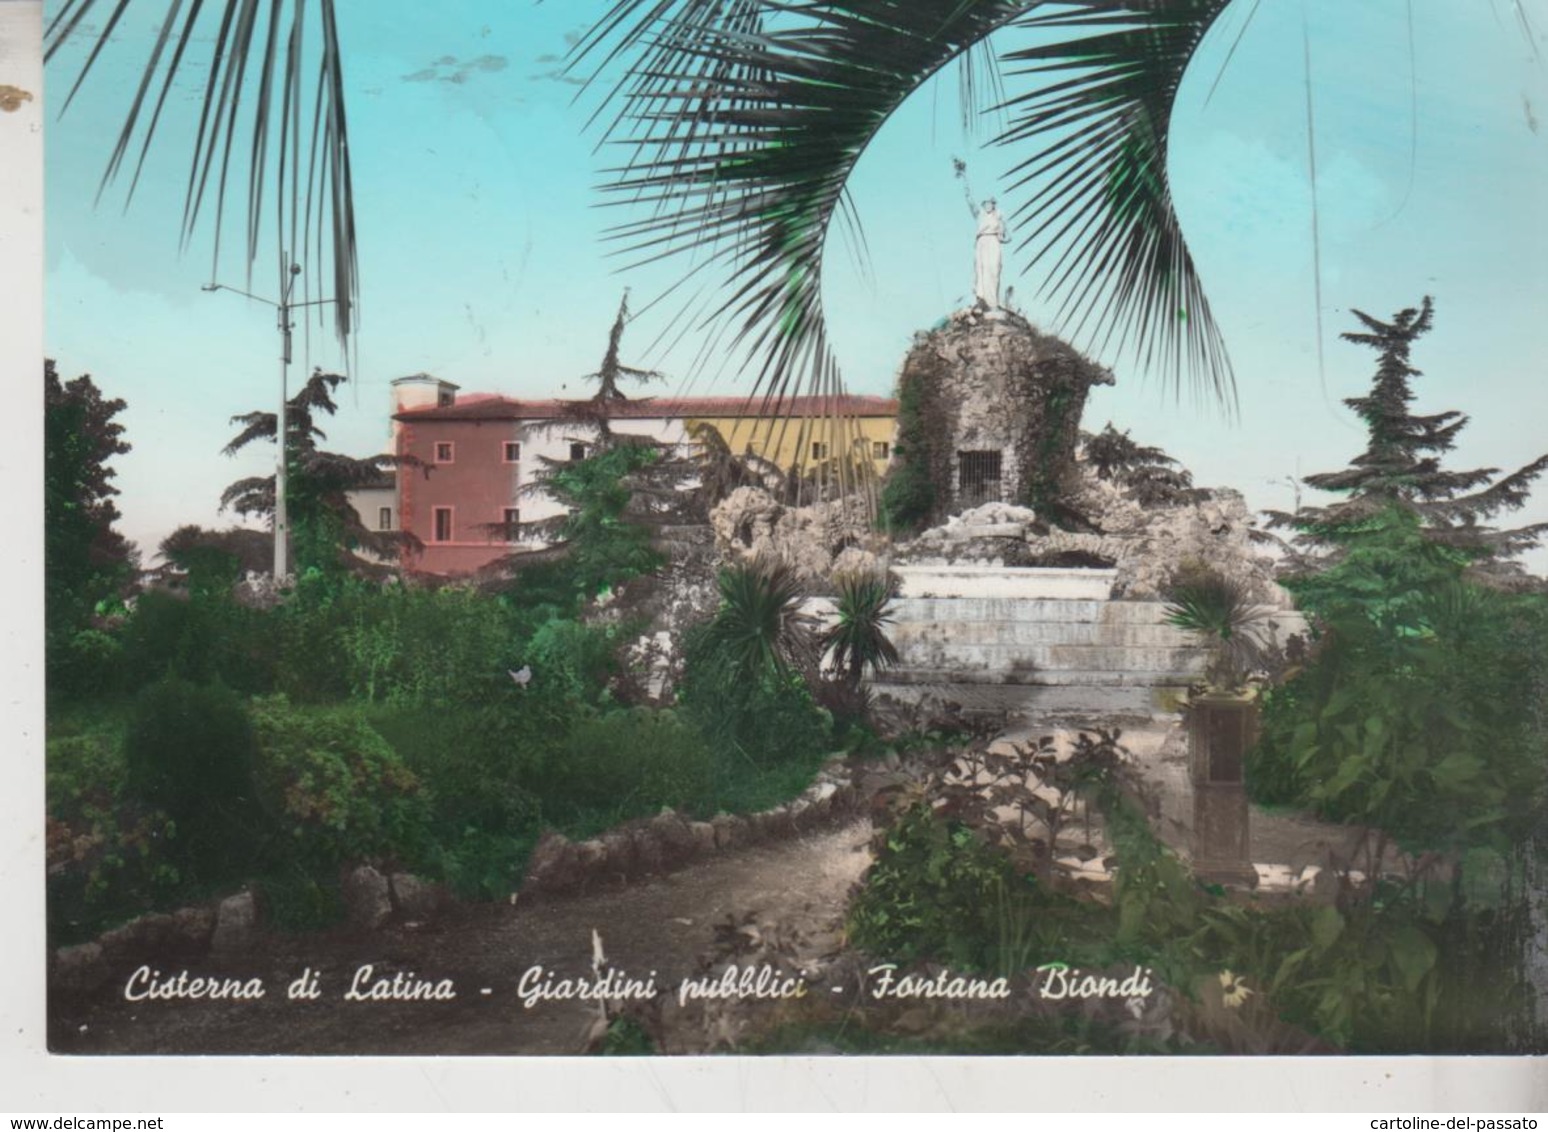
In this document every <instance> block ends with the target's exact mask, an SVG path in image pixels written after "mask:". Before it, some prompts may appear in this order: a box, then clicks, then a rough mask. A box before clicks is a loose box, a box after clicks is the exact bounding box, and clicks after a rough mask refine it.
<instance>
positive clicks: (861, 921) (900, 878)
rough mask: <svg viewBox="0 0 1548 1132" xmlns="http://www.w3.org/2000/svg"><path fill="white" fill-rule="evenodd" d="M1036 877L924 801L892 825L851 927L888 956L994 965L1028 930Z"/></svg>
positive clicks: (855, 936)
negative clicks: (1027, 908)
mask: <svg viewBox="0 0 1548 1132" xmlns="http://www.w3.org/2000/svg"><path fill="white" fill-rule="evenodd" d="M1032 883H1033V882H1032V880H1031V878H1030V877H1020V876H1018V875H1017V874H1016V870H1015V869H1014V868H1013V867H1012V865H1011V863H1010V861H1009V860H1008V859H1007V858H1006V857H1005V856H1004V855H1003V854H1001V853H999V852H997V851H996V850H995V849H994V848H992V847H991V846H989V845H987V844H985V843H984V842H983V841H982V840H981V839H980V838H979V836H978V835H977V834H976V833H975V832H974V831H973V830H972V829H971V828H970V827H969V826H967V825H965V824H963V823H961V822H955V821H948V820H945V819H943V818H940V817H937V816H936V814H935V812H934V811H933V810H932V809H931V807H930V806H929V805H928V804H920V805H916V806H914V807H912V808H910V809H909V810H907V811H905V812H904V813H903V814H902V815H900V816H899V818H898V820H897V822H896V823H895V824H894V825H893V826H892V828H891V829H889V830H888V831H887V833H886V835H885V841H884V842H883V844H882V847H881V850H880V852H879V853H878V854H877V858H876V863H875V864H874V865H872V866H871V869H870V871H869V872H868V873H867V874H866V877H865V885H864V887H863V888H862V889H861V890H860V892H859V894H858V895H857V896H856V897H855V899H854V901H853V903H852V904H851V905H850V909H849V935H850V938H851V939H852V940H853V941H854V943H855V944H856V945H857V946H859V947H861V948H863V949H864V950H865V951H867V952H868V953H870V954H872V955H874V956H877V957H878V958H885V959H886V960H887V961H888V962H894V963H898V964H900V965H906V964H909V963H914V962H918V961H921V960H936V961H939V962H943V963H948V964H950V965H951V966H953V967H958V968H961V969H963V970H978V971H981V970H986V969H989V968H991V967H995V966H999V965H1000V960H1001V959H1002V958H1004V957H1003V956H1002V955H1001V954H1000V952H1001V950H1002V947H1001V945H1002V943H1003V944H1010V943H1012V942H1013V941H1015V940H1016V939H1017V938H1018V937H1020V936H1022V935H1023V931H1022V928H1023V926H1024V925H1023V921H1024V919H1025V915H1024V913H1025V906H1026V904H1027V901H1028V899H1029V898H1028V896H1027V895H1025V894H1027V893H1029V892H1030V886H1031V885H1032ZM1061 958H1062V956H1061Z"/></svg>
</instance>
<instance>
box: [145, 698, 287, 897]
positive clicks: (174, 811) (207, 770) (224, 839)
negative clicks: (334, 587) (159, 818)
mask: <svg viewBox="0 0 1548 1132" xmlns="http://www.w3.org/2000/svg"><path fill="white" fill-rule="evenodd" d="M256 748H257V744H256V740H255V737H254V734H253V728H252V724H251V722H250V721H249V719H248V716H247V712H246V711H245V710H244V709H243V706H242V703H241V701H240V700H239V699H238V698H237V696H236V695H235V694H234V693H233V692H231V691H229V690H228V689H226V688H222V687H219V686H208V685H198V684H191V683H189V682H188V681H186V680H180V679H178V678H177V677H168V678H166V679H164V680H162V681H160V682H158V683H156V684H153V685H151V686H150V687H148V688H146V689H145V690H144V691H143V692H141V693H140V695H139V696H138V697H137V698H136V700H135V704H134V711H133V716H132V718H131V720H130V723H129V730H128V734H127V735H126V737H125V739H124V757H125V763H126V765H127V784H126V785H127V792H128V794H129V795H130V796H132V797H133V798H136V799H138V800H139V801H141V802H143V803H145V804H146V805H148V806H152V807H155V808H156V809H158V810H161V811H163V812H164V813H165V814H166V815H167V816H168V817H169V818H171V819H172V822H173V825H174V830H175V838H176V854H175V855H176V856H177V857H178V858H179V859H180V862H181V863H183V864H185V865H187V866H188V867H190V868H191V869H192V870H193V871H194V872H196V873H198V874H200V875H224V872H225V870H226V869H228V868H231V867H239V866H241V865H244V864H246V863H249V862H250V861H251V860H252V859H253V845H254V841H255V836H254V835H255V831H256V827H257V824H258V822H257V789H256V781H255V776H254V766H255V762H256V759H255V755H256Z"/></svg>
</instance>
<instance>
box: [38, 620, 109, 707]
mask: <svg viewBox="0 0 1548 1132" xmlns="http://www.w3.org/2000/svg"><path fill="white" fill-rule="evenodd" d="M122 661H123V645H122V643H121V642H120V641H119V639H118V638H117V637H115V636H113V635H112V634H109V633H104V632H102V631H101V630H99V629H82V630H79V631H78V632H75V633H71V634H70V635H69V636H68V637H65V638H64V639H63V640H56V641H54V642H51V643H50V645H49V649H48V657H47V664H48V677H47V680H48V691H49V694H50V695H57V696H62V697H64V698H66V699H81V698H85V697H88V696H101V695H104V694H110V693H112V692H115V691H117V689H118V684H119V676H120V673H121V672H122Z"/></svg>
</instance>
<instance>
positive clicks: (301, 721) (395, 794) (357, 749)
mask: <svg viewBox="0 0 1548 1132" xmlns="http://www.w3.org/2000/svg"><path fill="white" fill-rule="evenodd" d="M252 719H253V725H254V729H255V732H256V735H257V740H258V768H259V770H258V778H259V782H260V784H261V786H262V789H263V791H264V793H265V795H266V797H267V798H268V802H269V807H270V812H271V813H272V814H273V815H274V820H276V821H277V822H278V824H279V826H280V833H281V834H282V836H283V842H282V844H283V845H284V846H285V848H284V849H283V851H282V852H283V855H285V856H287V857H292V856H293V857H298V858H300V859H302V860H304V861H305V862H307V864H308V866H309V869H308V871H316V870H319V869H320V870H321V871H322V872H323V873H327V872H328V871H329V870H330V868H336V867H337V866H339V865H342V864H347V863H350V862H352V861H359V860H364V859H369V858H381V857H391V858H395V859H398V860H410V859H414V858H416V857H419V856H421V855H422V854H423V852H424V848H425V834H426V827H427V823H428V818H429V812H428V807H427V805H426V798H425V790H424V787H423V786H422V785H421V783H420V781H419V779H418V778H417V777H416V776H415V775H414V773H413V772H412V771H410V770H409V769H408V767H407V766H406V765H405V764H404V763H403V761H402V759H400V758H399V757H398V755H397V754H396V752H394V751H393V749H392V748H391V747H390V746H388V744H387V742H386V741H385V740H384V739H383V738H382V737H381V736H380V735H378V734H377V733H376V732H375V731H374V730H373V729H372V728H371V726H370V724H369V723H367V722H366V721H365V719H364V718H363V717H361V716H360V715H359V714H358V713H357V711H356V710H355V709H351V708H348V707H344V708H333V709H328V710H319V709H317V708H309V709H305V710H302V709H298V708H296V707H294V706H292V705H291V704H290V702H289V701H288V700H286V699H285V697H283V696H274V697H270V698H267V699H262V700H259V701H257V702H256V703H255V704H254V705H253V708H252Z"/></svg>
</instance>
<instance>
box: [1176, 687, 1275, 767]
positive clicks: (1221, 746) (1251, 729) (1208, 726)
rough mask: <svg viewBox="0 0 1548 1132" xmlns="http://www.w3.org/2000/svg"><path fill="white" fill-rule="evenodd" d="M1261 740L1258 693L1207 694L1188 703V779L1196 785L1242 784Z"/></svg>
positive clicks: (1195, 697) (1193, 698)
mask: <svg viewBox="0 0 1548 1132" xmlns="http://www.w3.org/2000/svg"><path fill="white" fill-rule="evenodd" d="M1257 741H1258V698H1257V696H1256V695H1255V694H1253V693H1250V692H1246V693H1240V694H1236V693H1224V692H1205V693H1202V694H1200V695H1195V696H1193V697H1192V698H1190V699H1189V701H1188V777H1189V778H1190V779H1191V780H1192V781H1193V783H1194V785H1195V786H1207V785H1215V784H1227V783H1235V784H1238V785H1239V784H1240V783H1241V782H1242V781H1243V771H1244V770H1245V767H1246V762H1247V752H1248V751H1249V750H1250V749H1251V748H1252V745H1253V744H1254V743H1256V742H1257Z"/></svg>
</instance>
